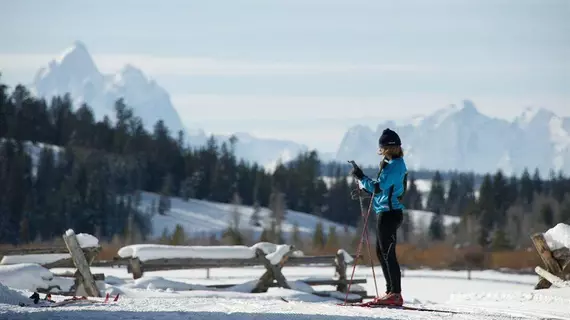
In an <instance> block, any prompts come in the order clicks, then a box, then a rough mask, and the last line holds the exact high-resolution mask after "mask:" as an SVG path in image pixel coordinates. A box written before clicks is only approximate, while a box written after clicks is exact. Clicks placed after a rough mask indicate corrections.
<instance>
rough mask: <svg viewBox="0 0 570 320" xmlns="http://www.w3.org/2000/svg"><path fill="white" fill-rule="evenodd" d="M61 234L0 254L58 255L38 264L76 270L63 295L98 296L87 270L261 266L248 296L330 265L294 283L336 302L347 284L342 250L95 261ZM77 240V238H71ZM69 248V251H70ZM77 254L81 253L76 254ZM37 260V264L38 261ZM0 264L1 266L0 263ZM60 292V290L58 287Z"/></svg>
mask: <svg viewBox="0 0 570 320" xmlns="http://www.w3.org/2000/svg"><path fill="white" fill-rule="evenodd" d="M74 236H75V235H73V236H72V237H67V236H66V235H64V240H65V241H66V245H67V244H68V242H69V243H70V245H68V246H66V247H54V248H27V249H4V250H0V255H1V256H5V257H11V256H22V255H34V254H42V255H46V254H48V255H49V254H54V255H56V254H57V255H62V254H66V255H65V256H62V257H57V259H48V260H46V261H44V262H39V264H40V265H42V266H43V267H45V268H48V269H50V268H77V271H76V272H75V273H74V274H59V275H58V276H63V277H69V276H72V277H74V278H75V285H74V286H73V287H72V289H71V290H70V291H69V292H65V291H64V292H60V294H64V295H68V294H69V295H88V296H100V293H99V290H97V287H96V284H95V281H98V280H104V279H105V275H104V274H92V273H91V271H90V267H117V266H118V267H121V266H124V267H126V268H127V272H128V273H131V274H132V275H133V278H134V279H139V278H141V277H142V276H143V274H144V272H151V271H161V270H182V269H206V270H208V274H209V269H211V268H242V267H252V266H263V267H265V272H264V273H263V274H262V275H261V277H259V279H257V284H256V285H255V287H254V288H253V289H252V291H251V292H252V293H258V292H266V291H267V290H268V289H269V288H271V287H282V288H288V289H291V286H290V284H289V282H288V281H287V279H286V278H285V276H284V275H283V273H282V268H283V267H284V266H285V265H287V266H304V265H330V266H333V267H334V269H331V271H333V270H334V276H332V275H331V277H330V278H319V279H316V278H307V279H300V280H298V281H300V282H303V283H305V284H307V285H309V286H334V287H335V290H334V291H314V292H312V293H313V294H315V295H319V296H330V297H335V298H338V299H341V298H342V299H344V297H345V296H344V295H341V294H340V293H342V294H345V293H346V290H347V287H348V282H349V280H347V277H346V269H347V266H348V265H350V264H351V263H352V262H349V263H347V262H346V261H345V253H344V250H339V251H338V253H337V254H336V255H325V256H295V255H292V253H293V252H294V250H293V248H292V247H291V250H290V251H289V252H288V253H287V254H285V255H284V256H283V259H282V260H281V261H280V262H279V263H278V264H275V265H274V264H271V263H270V262H269V261H268V259H267V258H266V255H265V253H264V252H263V251H262V250H261V249H257V250H256V253H255V257H253V258H250V259H225V258H216V259H199V258H174V259H153V260H146V261H141V260H140V259H138V258H136V257H115V258H114V259H113V260H106V261H97V260H95V258H96V256H97V254H98V253H99V252H100V250H101V248H100V247H95V248H79V251H77V248H78V245H77V246H74V244H73V241H72V240H71V238H73V237H74ZM75 241H77V239H75ZM70 247H71V248H72V249H70ZM79 252H81V254H79ZM3 260H4V259H3ZM38 261H41V259H39V260H38ZM0 264H2V263H0ZM366 282H367V281H366V279H365V278H357V279H353V281H352V283H353V284H363V283H366ZM235 285H237V284H213V285H208V286H207V287H211V288H228V287H232V286H235ZM51 289H52V288H51V287H50V288H48V289H43V290H42V289H39V290H38V291H39V292H50V291H51ZM59 289H60V290H61V288H59ZM348 297H349V299H348V300H349V301H352V302H355V301H362V299H363V298H368V295H367V292H366V290H365V289H362V288H361V287H359V286H352V288H351V292H350V295H348Z"/></svg>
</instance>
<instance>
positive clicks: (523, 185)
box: [520, 168, 534, 205]
mask: <svg viewBox="0 0 570 320" xmlns="http://www.w3.org/2000/svg"><path fill="white" fill-rule="evenodd" d="M520 196H521V197H522V199H523V201H525V204H527V205H528V204H531V203H532V201H533V198H534V185H533V182H532V180H531V178H530V174H529V172H528V170H527V169H526V168H525V169H524V171H523V173H522V176H521V179H520Z"/></svg>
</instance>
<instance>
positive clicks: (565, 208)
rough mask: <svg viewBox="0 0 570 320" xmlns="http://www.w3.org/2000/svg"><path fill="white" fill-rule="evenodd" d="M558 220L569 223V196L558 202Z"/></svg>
mask: <svg viewBox="0 0 570 320" xmlns="http://www.w3.org/2000/svg"><path fill="white" fill-rule="evenodd" d="M559 221H560V222H562V223H565V224H570V198H569V197H567V198H565V199H564V201H562V203H561V204H560V218H559Z"/></svg>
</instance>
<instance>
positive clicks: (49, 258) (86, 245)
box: [0, 229, 105, 297]
mask: <svg viewBox="0 0 570 320" xmlns="http://www.w3.org/2000/svg"><path fill="white" fill-rule="evenodd" d="M63 240H64V242H65V247H55V248H28V249H7V250H0V255H2V256H3V258H2V260H1V261H0V265H16V264H23V263H32V264H38V265H41V266H42V267H44V268H46V269H50V268H58V267H60V268H68V267H69V268H77V271H76V272H75V274H73V277H74V278H75V284H74V285H73V286H72V287H71V289H70V291H71V292H69V293H72V294H73V295H82V296H85V295H86V296H92V297H100V296H101V293H100V292H99V290H98V288H97V286H96V283H95V281H96V280H103V279H104V278H105V276H104V275H101V274H96V275H93V274H92V273H91V270H90V266H91V264H92V263H93V260H94V259H95V257H96V256H97V255H98V254H99V252H100V251H101V246H100V245H99V240H98V239H97V238H95V237H94V236H92V235H90V234H85V233H80V234H76V233H75V232H74V231H73V230H71V229H69V230H67V232H66V233H65V234H64V235H63ZM62 276H68V275H67V274H66V275H62ZM39 291H42V290H39ZM50 291H51V288H47V292H50Z"/></svg>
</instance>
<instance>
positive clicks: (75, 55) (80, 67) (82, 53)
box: [50, 41, 100, 77]
mask: <svg viewBox="0 0 570 320" xmlns="http://www.w3.org/2000/svg"><path fill="white" fill-rule="evenodd" d="M50 67H57V68H59V69H60V70H62V71H64V72H67V73H69V74H75V75H78V76H79V75H81V76H83V77H90V76H94V75H99V74H100V73H99V70H98V69H97V66H96V65H95V62H94V61H93V58H92V57H91V54H89V51H87V47H86V46H85V44H84V43H83V42H81V41H75V42H74V43H73V45H72V46H70V47H69V48H67V49H65V50H64V51H63V52H62V54H61V55H60V56H59V57H58V58H57V59H55V60H54V61H53V62H52V63H50Z"/></svg>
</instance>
